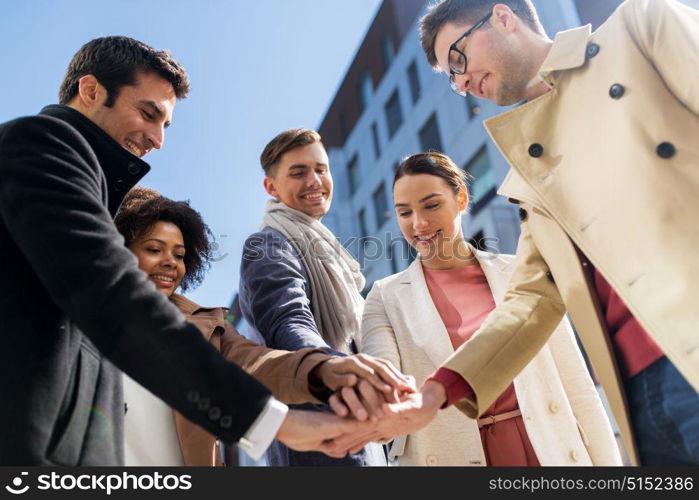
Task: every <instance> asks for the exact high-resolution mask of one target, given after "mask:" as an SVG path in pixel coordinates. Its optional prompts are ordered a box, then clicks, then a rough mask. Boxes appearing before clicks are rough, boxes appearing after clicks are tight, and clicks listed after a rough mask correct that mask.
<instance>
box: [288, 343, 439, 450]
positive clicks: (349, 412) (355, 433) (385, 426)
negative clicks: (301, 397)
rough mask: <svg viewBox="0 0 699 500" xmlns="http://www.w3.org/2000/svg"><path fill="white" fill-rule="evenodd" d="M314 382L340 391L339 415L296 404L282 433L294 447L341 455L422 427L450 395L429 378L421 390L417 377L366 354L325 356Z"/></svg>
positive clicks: (334, 400) (333, 400) (334, 403)
mask: <svg viewBox="0 0 699 500" xmlns="http://www.w3.org/2000/svg"><path fill="white" fill-rule="evenodd" d="M309 384H310V385H311V386H325V387H327V388H329V389H330V390H334V391H336V392H335V393H334V394H333V395H332V396H331V397H330V399H329V404H330V406H331V407H332V409H333V411H334V412H335V413H336V415H332V414H329V413H318V412H307V411H295V410H291V411H289V414H288V415H287V417H286V419H285V421H284V423H283V424H282V427H281V428H280V430H279V433H278V435H277V438H278V439H279V440H280V441H282V442H283V443H284V444H286V445H287V446H288V447H289V448H292V449H295V450H298V451H310V450H315V451H322V452H323V453H326V454H327V455H330V456H332V457H337V458H340V457H343V456H345V455H346V454H347V453H348V452H349V453H356V452H358V451H359V450H361V449H362V448H363V447H364V446H365V445H366V444H367V443H369V442H371V441H379V440H385V439H391V438H394V437H396V436H401V435H405V434H410V433H412V432H415V431H417V430H419V429H421V428H423V427H424V426H425V425H427V424H428V423H429V422H430V421H431V420H432V419H433V418H434V416H435V415H436V413H437V411H438V410H439V408H440V407H441V406H442V404H443V403H444V402H445V401H446V392H445V390H444V386H442V384H440V383H438V382H434V381H429V382H427V383H426V384H425V385H424V386H423V388H422V389H421V390H420V392H416V390H415V380H414V379H413V377H410V376H407V375H403V374H402V373H401V372H400V371H398V370H397V369H396V368H395V367H394V366H393V365H392V364H391V363H389V362H388V361H385V360H382V359H379V358H374V357H372V356H368V355H366V354H358V355H356V356H347V357H342V358H340V357H338V358H331V359H329V360H327V361H325V362H323V363H322V364H320V365H318V366H317V367H316V368H315V369H314V370H313V371H312V372H311V374H310V376H309Z"/></svg>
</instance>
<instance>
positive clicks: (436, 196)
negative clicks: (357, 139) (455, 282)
mask: <svg viewBox="0 0 699 500" xmlns="http://www.w3.org/2000/svg"><path fill="white" fill-rule="evenodd" d="M393 199H394V202H395V209H396V217H397V218H398V224H399V226H400V230H401V232H402V233H403V237H404V238H405V239H406V241H407V242H408V243H410V245H412V247H413V248H415V249H416V250H417V251H418V253H419V254H420V258H421V260H422V263H423V264H424V265H426V266H427V267H435V268H442V267H444V266H445V265H446V264H448V262H449V261H451V260H453V257H454V255H455V249H457V248H458V247H459V245H460V244H462V242H463V232H462V229H461V214H462V212H463V211H464V210H466V207H467V205H468V195H467V194H466V191H465V190H463V191H461V192H459V194H455V193H454V190H453V189H452V188H451V186H449V184H447V182H446V181H445V180H444V179H442V178H441V177H438V176H436V175H430V174H415V175H412V174H408V175H404V176H403V177H401V178H400V179H398V180H397V181H396V183H395V185H394V186H393Z"/></svg>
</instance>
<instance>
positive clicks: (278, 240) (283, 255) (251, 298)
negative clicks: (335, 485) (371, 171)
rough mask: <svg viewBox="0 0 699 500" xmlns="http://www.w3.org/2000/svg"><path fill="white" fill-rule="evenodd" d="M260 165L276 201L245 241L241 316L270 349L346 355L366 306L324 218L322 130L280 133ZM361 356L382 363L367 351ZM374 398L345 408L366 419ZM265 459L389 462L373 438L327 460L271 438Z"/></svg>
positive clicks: (352, 267)
mask: <svg viewBox="0 0 699 500" xmlns="http://www.w3.org/2000/svg"><path fill="white" fill-rule="evenodd" d="M260 163H261V164H262V168H263V170H264V171H265V179H264V187H265V190H266V191H267V193H269V194H270V196H272V198H273V199H272V200H270V201H268V202H267V206H266V208H265V215H264V219H263V221H262V225H261V230H260V231H259V232H257V233H255V234H253V235H251V236H250V237H249V238H248V239H247V241H246V242H245V247H244V250H243V258H242V264H241V279H240V291H239V299H240V307H241V310H242V313H243V316H244V317H245V319H246V321H247V322H248V323H249V324H250V325H251V326H252V327H253V328H254V329H255V330H256V331H257V332H258V333H259V334H260V335H261V336H262V337H263V338H264V341H265V343H266V344H267V346H268V347H272V348H274V349H286V350H290V351H296V350H299V349H303V348H308V347H314V348H321V349H324V350H326V351H327V352H330V353H334V354H351V342H352V339H353V337H354V336H355V335H356V334H357V332H358V331H359V325H360V320H361V317H362V311H363V307H364V299H363V298H362V296H361V295H360V291H361V290H362V288H364V276H362V274H361V272H360V269H359V263H358V262H357V261H355V260H354V258H352V256H351V255H350V253H349V252H348V251H347V250H345V248H343V247H342V245H341V244H340V243H339V242H338V241H337V239H336V238H335V236H334V235H333V234H332V232H331V231H330V230H329V229H328V228H327V227H325V226H324V225H323V224H322V223H321V218H322V217H323V216H324V215H325V214H327V213H328V210H329V209H330V203H331V201H332V194H333V181H332V176H331V174H330V165H329V161H328V155H327V153H326V152H325V148H324V147H323V144H322V142H321V138H320V135H318V133H317V132H315V131H313V130H308V129H292V130H287V131H285V132H282V133H280V134H279V135H277V137H275V138H274V139H273V140H272V141H270V142H269V144H267V146H266V147H265V149H264V151H263V152H262V155H261V157H260ZM359 360H360V361H361V362H363V363H367V364H370V365H371V364H374V363H380V364H384V363H387V362H384V361H382V360H377V359H372V358H370V357H369V356H365V355H359ZM391 369H393V368H392V367H391ZM367 389H368V388H367ZM369 391H371V390H370V389H369ZM376 397H377V393H376V392H373V391H371V392H367V393H365V394H361V399H362V401H361V403H360V402H359V400H356V401H355V403H357V404H355V405H352V404H350V402H348V406H350V408H351V409H352V411H353V413H354V414H355V416H357V418H359V419H364V418H367V417H368V416H369V415H368V412H367V410H368V409H371V408H372V406H371V404H370V402H371V400H372V399H373V400H374V401H375V400H376ZM362 403H363V404H364V406H367V408H364V407H363V406H362ZM353 406H354V407H353ZM378 406H379V405H378V404H377V405H376V407H378ZM306 409H310V408H306ZM372 413H373V412H372ZM372 416H373V415H372ZM377 416H378V415H377ZM268 460H269V462H270V465H273V466H301V465H314V466H323V465H355V466H367V465H386V459H385V455H384V453H383V450H382V449H381V448H380V446H379V445H377V444H374V443H372V444H369V445H367V446H366V447H365V448H364V449H363V450H361V451H360V452H359V453H357V454H354V455H348V456H347V457H345V458H343V459H332V458H329V457H327V456H324V455H322V454H320V453H315V452H312V453H299V452H296V451H293V450H290V449H288V448H286V447H285V446H283V445H282V444H281V443H279V442H276V443H274V445H273V446H272V447H270V449H269V452H268Z"/></svg>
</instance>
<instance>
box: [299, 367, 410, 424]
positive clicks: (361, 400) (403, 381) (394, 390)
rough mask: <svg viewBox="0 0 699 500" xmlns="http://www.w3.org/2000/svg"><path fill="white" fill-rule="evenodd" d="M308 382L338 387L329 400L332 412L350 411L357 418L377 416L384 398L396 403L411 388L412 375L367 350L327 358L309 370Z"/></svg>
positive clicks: (346, 414)
mask: <svg viewBox="0 0 699 500" xmlns="http://www.w3.org/2000/svg"><path fill="white" fill-rule="evenodd" d="M309 383H310V384H311V385H315V386H318V385H323V386H325V387H327V388H328V389H330V390H331V391H338V393H336V395H333V396H332V397H330V401H329V403H330V405H331V407H332V408H333V410H334V411H335V413H336V414H337V415H339V416H341V417H346V416H348V415H349V414H350V412H351V413H352V415H353V416H354V417H355V418H356V419H357V420H360V421H363V420H366V419H367V418H372V419H374V420H376V419H377V418H380V417H381V416H382V412H381V405H382V404H383V403H384V402H389V403H397V402H398V401H399V398H400V396H401V395H402V394H408V393H412V392H415V379H414V378H413V377H410V376H407V375H403V374H402V373H401V372H400V371H399V370H398V369H396V367H394V366H393V365H392V364H391V363H390V362H388V361H385V360H383V359H380V358H375V357H373V356H369V355H368V354H357V355H355V356H347V357H334V358H331V359H329V360H328V361H325V362H323V363H322V364H320V365H318V366H317V367H316V368H315V369H314V370H313V371H312V372H311V374H310V376H309ZM339 395H341V396H342V397H340V396H339Z"/></svg>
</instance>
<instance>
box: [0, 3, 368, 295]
mask: <svg viewBox="0 0 699 500" xmlns="http://www.w3.org/2000/svg"><path fill="white" fill-rule="evenodd" d="M379 5H380V0H350V1H348V0H254V1H250V0H205V1H194V0H138V1H136V0H119V1H118V2H114V1H113V0H112V1H106V0H90V1H86V0H60V1H57V0H32V1H27V0H0V47H2V50H0V68H2V77H1V78H0V122H4V121H6V120H9V119H12V118H14V117H16V116H20V115H27V114H34V113H36V112H37V111H39V110H40V109H41V107H42V106H44V105H45V104H49V103H54V102H56V100H57V98H56V94H57V91H58V87H59V85H60V82H61V79H62V77H63V73H64V71H65V69H66V66H67V65H68V62H69V61H70V59H71V57H72V56H73V54H74V53H75V52H76V51H77V49H78V48H79V47H80V46H81V45H82V44H83V43H85V42H87V41H88V40H91V39H93V38H96V37H99V36H105V35H126V36H131V37H134V38H137V39H139V40H142V41H143V42H145V43H147V44H149V45H152V46H154V47H156V48H159V49H169V50H170V51H171V52H172V53H173V55H174V56H175V57H176V58H177V59H178V60H179V61H180V62H181V63H182V64H183V65H184V66H185V68H186V69H187V71H188V72H189V76H190V80H191V83H192V92H191V94H190V97H189V98H188V99H186V100H184V101H182V102H180V103H179V104H178V105H177V107H176V108H175V113H174V118H173V125H172V127H171V128H170V129H168V133H167V136H166V141H165V147H164V148H163V149H162V150H161V151H155V152H152V153H150V154H149V155H148V156H146V161H148V162H149V163H150V164H151V166H152V167H153V169H152V170H151V173H150V174H148V176H147V177H146V178H145V179H144V180H143V181H142V184H144V185H147V186H150V187H153V188H155V189H158V190H159V191H161V192H162V193H163V194H165V195H166V196H169V197H171V198H175V199H178V200H179V199H189V200H191V202H192V206H193V207H194V208H195V209H197V210H199V211H200V212H201V213H202V215H203V216H204V219H205V220H206V222H207V223H208V224H209V226H210V227H211V229H212V231H213V232H214V234H215V235H217V237H218V239H219V242H220V245H221V248H220V255H221V256H223V255H226V254H227V256H226V257H225V258H223V259H222V260H220V261H218V262H216V263H214V264H213V266H212V268H211V271H210V272H209V275H208V276H207V278H206V280H205V281H204V284H203V285H201V286H200V287H199V288H198V289H196V290H194V291H192V292H191V293H190V294H189V296H190V297H191V298H192V299H194V300H196V301H198V302H200V303H202V304H204V305H210V306H218V305H228V304H229V302H230V300H231V299H232V297H233V296H234V294H235V293H236V291H237V289H238V270H239V265H240V252H241V247H242V244H243V241H244V239H245V237H246V236H247V235H248V234H250V233H252V232H254V231H255V230H256V229H257V227H258V225H259V222H260V219H261V216H262V210H263V206H264V202H265V200H266V195H265V193H264V191H263V189H262V170H261V168H260V166H259V162H258V158H259V154H260V152H261V150H262V148H263V147H264V145H265V144H266V143H267V141H268V140H270V139H271V138H272V137H274V135H276V134H277V133H278V132H280V131H282V130H284V129H287V128H292V127H300V126H301V127H310V128H315V127H317V126H318V125H319V122H320V120H321V118H322V116H323V115H324V113H325V111H326V109H327V106H328V104H329V102H330V99H332V97H333V95H334V93H335V90H336V89H337V86H338V84H339V82H340V81H341V79H342V77H343V75H344V73H345V71H346V69H347V67H348V65H349V63H350V61H351V59H352V57H353V56H354V53H355V51H356V49H357V47H358V46H359V43H360V42H361V40H362V38H363V36H364V34H365V32H366V30H367V28H368V26H369V23H370V22H371V20H372V19H373V17H374V14H375V13H376V10H377V8H378V6H379ZM222 235H225V236H222Z"/></svg>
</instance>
